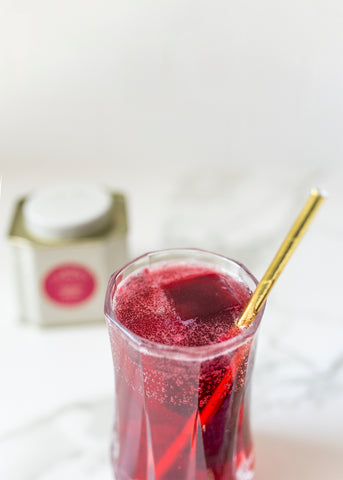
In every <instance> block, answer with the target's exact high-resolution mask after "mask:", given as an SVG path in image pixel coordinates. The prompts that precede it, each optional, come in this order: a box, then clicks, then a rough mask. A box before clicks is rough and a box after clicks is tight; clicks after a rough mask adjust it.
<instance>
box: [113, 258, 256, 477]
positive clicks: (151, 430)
mask: <svg viewBox="0 0 343 480" xmlns="http://www.w3.org/2000/svg"><path fill="white" fill-rule="evenodd" d="M180 262H181V263H184V264H192V265H193V264H201V265H206V266H207V267H210V268H213V269H214V270H215V271H218V270H220V271H222V272H223V273H224V274H226V275H228V276H231V277H234V278H235V279H236V280H237V279H238V280H240V281H241V282H243V283H244V284H245V285H246V286H247V287H248V288H249V290H250V291H253V290H254V289H255V287H256V284H257V281H256V279H255V278H254V277H253V275H252V274H251V273H250V272H249V271H248V270H247V269H246V268H245V267H244V266H243V265H241V264H240V263H238V262H236V261H234V260H231V259H229V258H226V257H223V256H221V255H217V254H214V253H211V252H206V251H203V250H196V249H172V250H161V251H156V252H151V253H147V254H145V255H143V256H141V257H139V258H137V259H136V260H133V261H132V262H130V263H128V264H127V265H126V266H124V267H123V268H121V269H120V270H118V271H117V272H116V273H114V274H113V275H112V276H111V278H110V280H109V284H108V289H107V293H106V299H105V316H106V319H107V326H108V331H109V337H110V342H111V349H112V356H113V366H114V372H115V395H114V398H115V409H114V412H115V421H114V430H113V439H112V447H111V458H112V464H113V470H114V475H115V478H116V480H224V479H225V480H249V479H251V478H253V475H254V449H253V442H252V436H251V431H250V413H249V409H250V392H251V374H252V369H253V363H254V357H255V350H256V340H257V332H258V327H259V324H260V321H261V318H262V315H263V309H262V310H261V311H260V312H259V314H258V315H257V317H256V319H255V320H254V322H253V323H252V325H251V326H250V327H248V328H246V329H244V330H242V331H241V333H240V334H239V335H237V336H235V337H233V338H230V339H228V340H225V341H223V342H220V343H215V344H209V345H204V346H195V347H193V346H192V347H187V346H172V345H164V344H159V343H155V342H152V341H150V340H148V339H146V338H142V337H140V336H138V335H136V334H134V333H133V332H131V331H130V330H128V329H127V328H126V327H125V326H123V325H122V324H121V323H120V321H119V320H118V318H116V315H115V313H114V311H115V303H114V302H115V301H116V299H115V293H116V290H117V288H118V287H119V286H120V285H121V283H122V282H123V281H124V280H125V279H126V278H127V277H128V276H129V275H131V274H134V273H135V272H137V271H138V270H140V269H142V268H149V267H150V266H158V265H159V264H161V265H162V264H165V263H168V264H169V263H178V264H179V263H180Z"/></svg>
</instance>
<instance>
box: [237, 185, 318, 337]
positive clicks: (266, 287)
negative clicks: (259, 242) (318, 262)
mask: <svg viewBox="0 0 343 480" xmlns="http://www.w3.org/2000/svg"><path fill="white" fill-rule="evenodd" d="M325 196H326V195H325V194H324V193H323V192H320V190H318V189H315V188H313V189H312V190H311V194H310V196H309V198H308V200H307V202H306V204H305V206H304V208H303V209H302V211H301V212H300V214H299V216H298V218H297V219H296V221H295V222H294V224H293V226H292V228H291V229H290V231H289V232H288V235H287V236H286V238H285V240H284V241H283V243H282V245H281V247H280V248H279V250H278V251H277V253H276V255H275V257H274V258H273V260H272V262H271V264H270V266H269V267H268V269H267V271H266V273H265V274H264V276H263V278H262V280H261V281H260V282H259V284H258V285H257V287H256V290H255V291H254V293H253V294H252V296H251V298H250V300H249V302H248V304H247V306H246V307H245V309H244V311H243V313H242V315H241V316H240V318H239V319H238V320H237V322H236V325H237V326H238V327H243V328H247V327H249V325H251V324H252V322H253V321H254V318H255V317H256V315H257V314H258V312H259V310H260V309H261V307H262V305H263V304H264V302H265V301H266V299H267V296H268V295H269V292H270V290H271V289H272V288H273V286H274V283H275V282H276V280H277V279H278V278H279V275H280V273H281V272H282V270H283V269H284V267H285V265H286V263H287V262H288V260H289V259H290V257H291V255H292V253H293V252H294V250H295V248H296V247H297V245H298V243H299V242H300V240H301V238H302V236H303V235H304V233H305V231H306V230H307V227H308V226H309V224H310V222H311V220H312V218H313V217H314V214H315V213H316V212H317V210H318V207H319V205H320V204H321V203H322V201H323V200H324V198H325Z"/></svg>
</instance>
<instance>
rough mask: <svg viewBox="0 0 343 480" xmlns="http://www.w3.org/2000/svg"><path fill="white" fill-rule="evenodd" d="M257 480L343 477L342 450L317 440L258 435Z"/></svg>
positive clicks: (332, 478) (302, 479) (333, 478)
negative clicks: (309, 440) (308, 440)
mask: <svg viewBox="0 0 343 480" xmlns="http://www.w3.org/2000/svg"><path fill="white" fill-rule="evenodd" d="M255 445H256V458H257V462H256V477H255V480H275V479H277V480H323V479H330V480H341V479H342V478H343V460H342V453H343V452H342V449H340V448H338V447H333V446H332V445H331V446H330V445H325V444H320V443H316V442H307V441H301V440H299V439H294V438H282V437H276V436H272V435H270V436H269V435H266V434H256V435H255Z"/></svg>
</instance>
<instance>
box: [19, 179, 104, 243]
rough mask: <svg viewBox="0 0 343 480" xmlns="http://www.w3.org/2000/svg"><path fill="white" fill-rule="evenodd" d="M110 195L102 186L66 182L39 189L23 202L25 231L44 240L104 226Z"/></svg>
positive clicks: (77, 233) (77, 235)
mask: <svg viewBox="0 0 343 480" xmlns="http://www.w3.org/2000/svg"><path fill="white" fill-rule="evenodd" d="M111 209H112V196H111V194H110V192H109V191H107V190H106V189H105V188H103V187H100V186H96V185H93V184H90V183H84V182H68V183H63V184H57V185H54V186H49V187H45V188H41V189H39V190H37V191H35V192H34V193H33V194H31V195H30V196H29V197H28V198H27V200H26V201H25V203H24V208H23V214H24V222H25V226H26V228H27V230H28V231H29V232H30V233H31V234H32V235H34V236H36V237H39V238H45V239H61V238H77V237H83V236H87V235H94V234H95V233H98V232H99V231H101V230H103V229H105V228H106V227H107V226H108V224H109V222H110V218H111Z"/></svg>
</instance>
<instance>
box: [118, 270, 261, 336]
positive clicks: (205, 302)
mask: <svg viewBox="0 0 343 480" xmlns="http://www.w3.org/2000/svg"><path fill="white" fill-rule="evenodd" d="M250 294H251V292H250V291H249V289H248V288H247V286H246V285H245V284H243V283H242V282H240V281H239V280H238V279H235V278H233V277H232V276H228V275H226V274H225V273H223V272H222V271H219V270H218V271H217V270H214V269H213V268H209V267H207V266H205V265H204V266H203V265H192V264H183V263H179V264H172V265H171V264H164V265H162V266H161V265H160V266H153V267H151V268H144V269H142V270H140V271H138V272H137V273H135V274H132V275H131V276H129V277H128V278H127V279H126V280H125V281H124V282H123V283H122V284H121V285H120V287H119V288H118V290H117V292H116V298H115V314H116V316H117V318H118V320H119V321H120V322H121V323H122V324H123V325H124V326H125V327H126V328H128V329H129V330H131V331H132V332H133V333H135V334H136V335H139V336H141V337H144V338H146V339H148V340H150V341H153V342H157V343H162V344H166V345H180V346H201V345H208V344H213V343H217V342H222V341H224V340H227V339H229V338H231V337H233V336H236V335H238V334H239V333H240V329H239V328H237V327H236V325H235V321H236V320H237V318H238V317H239V315H240V314H241V313H242V311H243V309H244V306H245V305H246V303H247V301H248V299H249V297H250Z"/></svg>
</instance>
